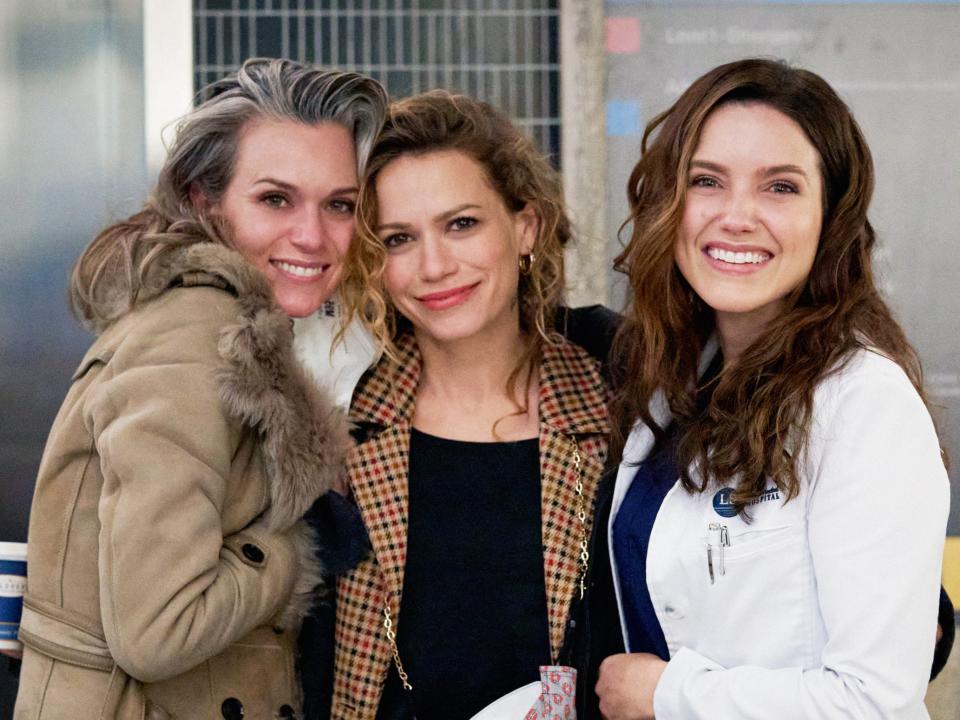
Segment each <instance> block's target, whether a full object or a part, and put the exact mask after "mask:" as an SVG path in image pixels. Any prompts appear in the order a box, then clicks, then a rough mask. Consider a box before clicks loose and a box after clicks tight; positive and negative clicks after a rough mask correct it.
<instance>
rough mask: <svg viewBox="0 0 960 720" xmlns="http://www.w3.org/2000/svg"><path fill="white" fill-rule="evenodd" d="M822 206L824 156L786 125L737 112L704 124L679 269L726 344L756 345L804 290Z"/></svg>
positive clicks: (730, 108) (759, 108) (746, 108)
mask: <svg viewBox="0 0 960 720" xmlns="http://www.w3.org/2000/svg"><path fill="white" fill-rule="evenodd" d="M822 197H823V180H822V177H821V172H820V156H819V154H818V152H817V150H816V148H814V146H813V145H812V144H811V143H810V141H809V140H808V139H807V136H806V134H805V133H804V132H803V130H802V129H801V128H800V126H799V125H797V124H796V123H795V122H794V121H793V120H791V119H790V118H788V117H787V116H786V115H784V114H783V113H781V112H780V111H778V110H775V109H773V108H772V107H770V106H768V105H763V104H760V103H730V104H727V105H722V106H721V107H719V108H718V109H717V110H715V111H714V112H713V113H712V114H711V115H710V116H709V117H708V118H707V121H706V122H705V123H704V126H703V130H702V132H701V135H700V142H699V144H698V145H697V148H696V150H695V151H694V153H693V158H692V161H691V165H690V172H689V176H688V179H687V192H686V198H685V201H684V208H683V217H682V220H681V225H680V231H679V234H678V240H677V245H676V262H677V266H678V267H679V268H680V272H681V273H682V274H683V277H684V278H685V279H686V280H687V282H688V283H689V284H690V286H691V287H692V288H693V289H694V291H695V292H696V293H697V295H699V296H700V298H701V299H702V300H703V301H704V302H705V303H706V304H707V305H709V306H710V307H711V308H713V310H714V311H715V312H716V319H717V329H718V331H719V332H720V336H721V341H723V340H724V334H725V333H727V334H729V333H731V332H736V333H738V334H739V335H740V336H741V338H742V339H744V340H746V344H749V342H750V341H752V339H755V338H756V336H757V335H759V333H760V332H762V330H763V328H764V327H765V326H766V324H767V323H769V322H770V320H772V319H773V318H775V317H777V315H779V314H780V313H781V312H782V311H783V300H784V298H786V296H787V295H789V294H790V293H791V292H792V291H793V290H795V289H796V288H797V287H799V286H800V285H801V284H802V283H803V282H804V281H805V280H806V278H807V276H808V275H809V274H810V269H811V268H812V267H813V260H814V256H815V254H816V251H817V243H818V241H819V237H820V228H821V224H822V218H823V200H822ZM740 344H741V345H742V344H744V343H743V342H741V343H740ZM725 349H726V348H725Z"/></svg>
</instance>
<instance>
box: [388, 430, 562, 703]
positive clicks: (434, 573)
mask: <svg viewBox="0 0 960 720" xmlns="http://www.w3.org/2000/svg"><path fill="white" fill-rule="evenodd" d="M538 445H539V443H538V440H537V439H536V438H533V439H530V440H521V441H519V442H492V443H476V442H463V441H459V440H447V439H443V438H438V437H434V436H431V435H427V434H425V433H422V432H419V431H418V430H413V431H412V433H411V437H410V465H409V479H408V483H409V493H410V505H409V525H408V531H407V562H406V568H405V570H404V583H403V597H402V600H401V607H400V617H399V621H398V629H397V635H398V637H397V644H398V646H399V648H400V658H401V660H402V661H403V665H404V669H405V670H406V672H407V674H408V675H409V679H410V684H411V685H412V686H413V693H412V700H413V706H414V708H415V710H416V717H417V720H430V718H442V719H443V720H456V719H457V718H469V717H471V716H472V715H474V714H475V713H477V712H479V711H480V710H481V709H483V708H484V707H485V706H486V705H488V704H489V703H491V702H492V701H494V700H496V699H497V698H498V697H500V696H501V695H503V694H505V693H507V692H510V691H511V690H514V689H516V688H518V687H520V686H521V685H525V684H527V683H529V682H532V681H534V680H537V679H538V678H539V677H540V675H539V666H540V665H546V664H549V662H550V639H549V629H548V622H547V600H546V587H545V585H544V578H543V572H544V571H543V553H542V541H541V529H540V459H539V448H538ZM404 693H406V691H404V690H403V689H402V688H401V686H400V683H399V678H398V677H397V673H396V668H395V667H394V666H393V665H391V670H390V674H389V676H388V679H387V684H386V687H385V688H384V693H383V697H382V700H381V704H380V711H379V712H378V715H377V717H378V718H398V717H409V711H408V702H409V698H407V697H405V696H404Z"/></svg>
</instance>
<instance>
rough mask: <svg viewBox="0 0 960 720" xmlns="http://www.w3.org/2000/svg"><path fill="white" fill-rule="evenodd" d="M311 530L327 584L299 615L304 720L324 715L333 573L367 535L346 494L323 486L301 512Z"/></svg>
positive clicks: (366, 546)
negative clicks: (302, 615) (303, 615)
mask: <svg viewBox="0 0 960 720" xmlns="http://www.w3.org/2000/svg"><path fill="white" fill-rule="evenodd" d="M304 519H305V520H306V521H307V522H308V523H310V525H311V526H312V527H313V529H314V530H315V531H316V534H317V539H318V543H317V545H318V548H319V550H318V556H319V558H320V562H321V564H322V566H323V567H324V569H325V570H326V571H327V573H328V574H329V575H328V577H329V580H328V583H327V585H328V587H329V590H328V591H327V592H326V594H325V595H324V596H323V597H322V598H321V599H320V601H319V602H317V604H316V605H315V606H314V608H313V609H312V610H311V612H310V614H309V615H308V616H307V617H306V618H304V621H303V625H302V626H301V628H300V637H299V640H298V643H299V672H300V684H301V687H302V688H303V714H304V717H305V718H306V719H307V720H326V718H329V717H330V706H331V702H332V700H333V659H334V625H335V621H336V610H335V608H336V578H335V576H336V575H342V574H343V573H345V572H347V571H348V570H350V569H352V568H353V567H355V566H356V565H357V564H358V563H359V562H360V561H361V560H363V558H365V557H366V556H367V553H368V552H370V549H371V545H370V538H369V536H368V535H367V531H366V528H365V527H364V525H363V519H362V518H361V517H360V511H359V509H358V508H357V506H356V504H355V503H354V502H353V500H352V499H350V498H346V497H344V496H342V495H339V494H338V493H335V492H328V493H326V494H325V495H323V496H322V497H320V499H319V500H317V501H316V502H315V503H314V504H313V506H312V507H311V508H310V510H308V511H307V514H306V516H305V518H304Z"/></svg>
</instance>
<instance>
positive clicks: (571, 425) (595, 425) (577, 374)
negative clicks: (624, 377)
mask: <svg viewBox="0 0 960 720" xmlns="http://www.w3.org/2000/svg"><path fill="white" fill-rule="evenodd" d="M397 350H398V359H397V361H396V362H394V361H392V360H390V359H389V358H386V357H384V359H383V361H381V362H380V363H378V364H377V365H376V366H375V367H373V368H372V369H371V370H370V371H369V372H368V373H367V374H366V375H365V376H364V378H363V379H362V380H361V381H360V384H359V385H358V387H357V389H356V391H355V392H354V395H353V402H352V404H351V406H350V416H351V419H352V420H354V421H355V422H358V423H368V424H372V425H380V426H383V427H390V426H392V425H402V424H407V425H409V423H410V422H411V421H412V419H413V412H414V408H415V406H416V395H417V385H418V384H419V382H420V369H421V365H422V359H421V357H420V350H419V349H418V348H417V343H416V341H415V340H414V338H413V336H412V335H410V334H405V335H403V336H401V337H400V338H399V339H398V341H397ZM596 365H597V363H596V361H594V360H593V359H591V358H590V357H589V356H588V355H587V354H586V353H585V352H584V351H583V350H581V349H580V348H577V347H576V346H574V345H572V344H570V343H569V342H567V341H565V340H558V342H557V343H555V344H547V345H545V346H544V350H543V359H542V360H541V364H540V422H541V423H544V424H546V425H548V426H549V427H551V428H553V429H554V430H556V431H557V432H561V433H565V434H567V435H580V434H591V433H599V434H604V435H606V434H609V432H610V424H609V421H608V418H607V409H606V397H605V394H604V385H603V383H602V382H601V381H600V378H599V374H598V371H597V369H596Z"/></svg>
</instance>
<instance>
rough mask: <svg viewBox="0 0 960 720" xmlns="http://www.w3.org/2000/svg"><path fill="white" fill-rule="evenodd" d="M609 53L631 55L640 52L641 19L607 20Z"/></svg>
mask: <svg viewBox="0 0 960 720" xmlns="http://www.w3.org/2000/svg"><path fill="white" fill-rule="evenodd" d="M606 44H607V52H608V53H612V54H616V55H630V54H633V53H637V52H640V19H639V18H633V17H611V18H607V26H606Z"/></svg>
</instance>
